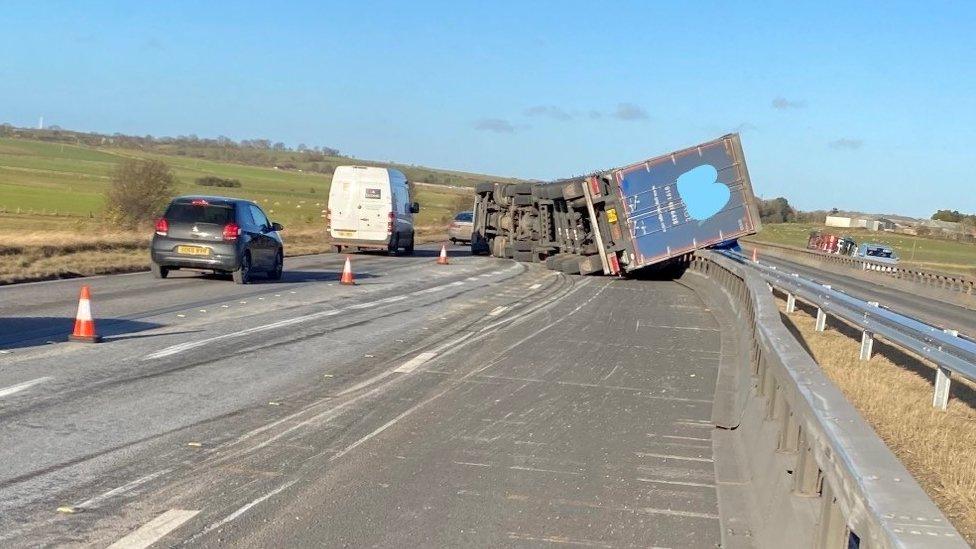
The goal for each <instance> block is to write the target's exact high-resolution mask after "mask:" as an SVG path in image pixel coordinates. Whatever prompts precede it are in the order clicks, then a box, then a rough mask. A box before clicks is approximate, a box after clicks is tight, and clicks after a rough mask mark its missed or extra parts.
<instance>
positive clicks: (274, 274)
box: [268, 250, 285, 280]
mask: <svg viewBox="0 0 976 549" xmlns="http://www.w3.org/2000/svg"><path fill="white" fill-rule="evenodd" d="M284 270H285V259H284V257H283V256H282V253H281V250H278V252H277V253H276V254H275V262H274V266H272V267H271V270H270V271H268V280H281V273H282V272H284Z"/></svg>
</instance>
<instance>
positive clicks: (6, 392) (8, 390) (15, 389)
mask: <svg viewBox="0 0 976 549" xmlns="http://www.w3.org/2000/svg"><path fill="white" fill-rule="evenodd" d="M52 379H54V378H53V377H39V378H37V379H32V380H30V381H25V382H23V383H18V384H17V385H11V386H10V387H5V388H3V389H0V397H5V396H10V395H12V394H14V393H19V392H21V391H23V390H24V389H30V388H31V387H33V386H35V385H37V384H40V383H44V382H45V381H51V380H52Z"/></svg>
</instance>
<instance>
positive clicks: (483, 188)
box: [474, 181, 495, 194]
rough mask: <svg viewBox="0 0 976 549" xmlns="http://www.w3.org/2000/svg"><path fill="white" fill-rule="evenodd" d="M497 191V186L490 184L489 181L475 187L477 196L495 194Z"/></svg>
mask: <svg viewBox="0 0 976 549" xmlns="http://www.w3.org/2000/svg"><path fill="white" fill-rule="evenodd" d="M494 190H495V184H494V183H489V182H487V181H482V182H481V183H478V184H477V185H475V186H474V192H475V193H477V194H486V193H490V192H493V191H494Z"/></svg>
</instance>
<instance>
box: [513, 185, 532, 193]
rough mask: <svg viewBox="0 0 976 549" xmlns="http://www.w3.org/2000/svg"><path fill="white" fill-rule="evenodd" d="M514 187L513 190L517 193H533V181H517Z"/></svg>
mask: <svg viewBox="0 0 976 549" xmlns="http://www.w3.org/2000/svg"><path fill="white" fill-rule="evenodd" d="M512 187H513V188H512V192H513V193H515V194H528V195H531V194H532V187H533V185H532V183H516V184H515V185H512Z"/></svg>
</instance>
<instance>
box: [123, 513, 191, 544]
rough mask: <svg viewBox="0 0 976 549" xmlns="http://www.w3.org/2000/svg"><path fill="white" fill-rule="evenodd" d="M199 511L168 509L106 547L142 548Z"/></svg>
mask: <svg viewBox="0 0 976 549" xmlns="http://www.w3.org/2000/svg"><path fill="white" fill-rule="evenodd" d="M199 512H200V511H186V510H183V509H170V510H169V511H166V512H165V513H163V514H162V515H159V516H158V517H156V518H154V519H152V520H151V521H149V522H147V523H146V524H144V525H142V527H140V528H139V529H138V530H136V531H135V532H132V533H131V534H129V535H128V536H125V537H124V538H122V539H120V540H118V541H116V542H115V543H113V544H112V545H109V546H108V547H109V549H143V548H145V547H149V546H150V545H152V544H154V543H156V542H157V541H159V540H160V539H161V538H162V537H163V536H165V535H166V534H168V533H170V532H172V531H173V530H176V529H177V528H179V527H180V526H182V525H183V523H184V522H186V521H188V520H190V519H191V518H193V517H195V516H196V515H197V513H199Z"/></svg>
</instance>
